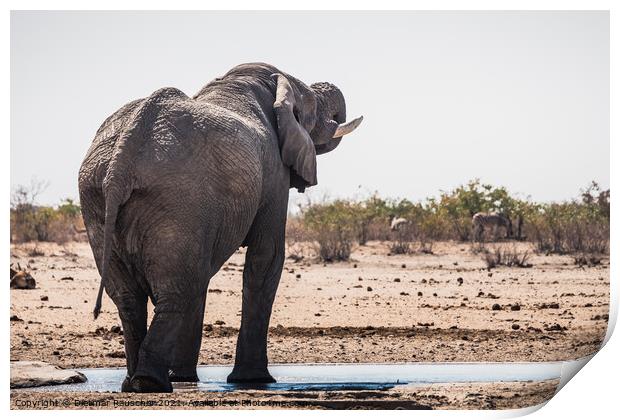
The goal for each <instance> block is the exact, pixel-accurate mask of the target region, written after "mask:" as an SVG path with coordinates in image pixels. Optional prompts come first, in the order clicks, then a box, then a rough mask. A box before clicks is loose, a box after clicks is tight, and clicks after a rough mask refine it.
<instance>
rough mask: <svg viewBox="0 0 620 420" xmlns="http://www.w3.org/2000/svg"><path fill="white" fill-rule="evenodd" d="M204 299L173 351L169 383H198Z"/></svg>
mask: <svg viewBox="0 0 620 420" xmlns="http://www.w3.org/2000/svg"><path fill="white" fill-rule="evenodd" d="M204 308H205V297H203V298H202V308H201V309H200V310H199V311H196V312H195V313H194V316H193V317H192V319H190V320H189V322H188V325H187V332H186V333H185V334H183V335H182V336H180V337H179V342H178V345H177V346H176V351H175V360H174V361H173V363H172V366H171V367H170V373H169V375H168V377H169V379H170V382H198V374H197V373H196V366H197V365H198V356H199V355H200V345H201V344H202V324H203V319H204V311H205V309H204Z"/></svg>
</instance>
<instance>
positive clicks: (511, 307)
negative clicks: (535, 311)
mask: <svg viewBox="0 0 620 420" xmlns="http://www.w3.org/2000/svg"><path fill="white" fill-rule="evenodd" d="M510 310H511V311H520V310H521V305H519V304H518V303H515V304H514V305H510Z"/></svg>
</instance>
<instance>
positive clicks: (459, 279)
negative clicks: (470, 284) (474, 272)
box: [456, 277, 463, 286]
mask: <svg viewBox="0 0 620 420" xmlns="http://www.w3.org/2000/svg"><path fill="white" fill-rule="evenodd" d="M456 281H457V283H458V284H459V286H460V285H462V284H463V277H459V278H458V279H456Z"/></svg>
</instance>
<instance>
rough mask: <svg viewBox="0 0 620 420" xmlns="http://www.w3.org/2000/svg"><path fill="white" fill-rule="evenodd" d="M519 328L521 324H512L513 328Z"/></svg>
mask: <svg viewBox="0 0 620 420" xmlns="http://www.w3.org/2000/svg"><path fill="white" fill-rule="evenodd" d="M519 328H521V326H520V325H519V324H512V329H513V330H518V329H519Z"/></svg>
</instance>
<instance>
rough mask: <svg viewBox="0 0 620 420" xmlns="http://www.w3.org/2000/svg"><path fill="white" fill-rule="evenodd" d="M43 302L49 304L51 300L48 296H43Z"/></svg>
mask: <svg viewBox="0 0 620 420" xmlns="http://www.w3.org/2000/svg"><path fill="white" fill-rule="evenodd" d="M41 300H42V301H44V302H47V301H48V300H50V298H49V297H47V296H41Z"/></svg>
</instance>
